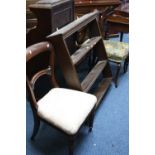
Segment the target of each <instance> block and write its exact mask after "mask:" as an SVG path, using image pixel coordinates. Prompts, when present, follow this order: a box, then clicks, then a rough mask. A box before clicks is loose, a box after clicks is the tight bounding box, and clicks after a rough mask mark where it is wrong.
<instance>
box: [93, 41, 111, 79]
mask: <svg viewBox="0 0 155 155" xmlns="http://www.w3.org/2000/svg"><path fill="white" fill-rule="evenodd" d="M94 52H95V55H96V56H97V57H98V59H99V60H100V61H101V60H107V59H108V57H107V54H106V50H105V47H104V43H103V40H102V39H101V40H100V41H99V42H98V44H96V46H95V47H94ZM103 75H104V77H112V72H111V68H110V65H109V62H107V65H106V67H105V69H104V70H103Z"/></svg>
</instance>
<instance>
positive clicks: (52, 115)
mask: <svg viewBox="0 0 155 155" xmlns="http://www.w3.org/2000/svg"><path fill="white" fill-rule="evenodd" d="M44 55H46V56H47V57H48V58H49V64H47V65H41V64H42V63H43V62H42V61H41V58H42V57H43V56H44ZM26 66H27V68H26V86H27V92H28V97H29V101H30V105H31V108H32V112H33V116H34V129H33V134H32V137H31V139H32V140H34V138H35V136H36V134H37V132H38V129H39V126H40V120H42V121H44V122H46V123H47V124H49V125H51V126H52V127H55V128H56V129H58V130H59V131H61V132H62V133H64V134H66V135H67V136H68V138H69V155H73V144H74V138H75V137H76V135H77V133H78V131H79V130H80V128H81V126H82V124H84V122H85V121H86V120H88V121H89V131H90V132H91V130H92V127H93V117H94V109H95V108H94V107H95V105H96V102H97V99H96V97H95V96H94V95H91V94H88V93H84V92H80V91H77V90H71V89H66V88H59V87H58V83H57V81H56V79H55V74H54V73H55V71H54V50H53V48H52V45H51V44H50V43H48V42H41V43H38V44H35V45H32V46H30V47H28V48H27V50H26ZM46 75H47V76H49V77H50V79H51V83H52V86H53V87H54V88H52V89H51V90H50V91H49V92H47V93H46V94H45V95H44V96H43V97H41V98H40V99H39V98H37V97H36V94H35V84H36V82H37V81H38V80H39V79H40V78H41V77H43V76H46Z"/></svg>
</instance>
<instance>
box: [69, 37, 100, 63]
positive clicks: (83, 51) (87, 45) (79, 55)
mask: <svg viewBox="0 0 155 155" xmlns="http://www.w3.org/2000/svg"><path fill="white" fill-rule="evenodd" d="M101 39H102V38H101V36H98V37H93V38H90V39H88V40H86V41H85V42H84V43H83V44H82V45H81V47H80V48H79V49H78V50H77V51H76V52H75V53H74V54H72V55H71V59H72V62H73V64H74V65H77V64H79V63H80V61H81V60H82V59H84V57H85V56H86V55H87V54H88V53H89V51H91V49H92V48H93V47H94V46H95V45H96V44H97V43H98V42H99V41H100V40H101Z"/></svg>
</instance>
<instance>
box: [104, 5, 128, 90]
mask: <svg viewBox="0 0 155 155" xmlns="http://www.w3.org/2000/svg"><path fill="white" fill-rule="evenodd" d="M128 7H129V5H128V3H126V4H124V3H123V4H122V5H120V6H119V7H117V8H116V9H115V10H114V11H111V12H108V13H107V12H104V13H103V18H104V19H103V25H104V27H105V34H104V39H105V40H104V45H105V49H106V52H107V56H108V60H109V61H111V62H113V63H115V64H116V65H117V70H116V73H115V75H114V77H113V79H114V82H115V87H117V86H118V76H119V73H120V69H121V64H122V62H124V73H126V71H127V68H128V64H129V44H128V43H124V42H122V40H123V33H129V11H128ZM115 33H121V35H120V41H113V40H107V39H109V35H110V34H115Z"/></svg>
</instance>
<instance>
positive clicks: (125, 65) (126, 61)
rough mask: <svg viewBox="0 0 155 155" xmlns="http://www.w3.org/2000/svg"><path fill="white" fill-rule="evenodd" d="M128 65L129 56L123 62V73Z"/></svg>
mask: <svg viewBox="0 0 155 155" xmlns="http://www.w3.org/2000/svg"><path fill="white" fill-rule="evenodd" d="M128 65H129V56H128V57H127V58H126V59H125V61H124V73H126V72H127V69H128Z"/></svg>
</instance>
